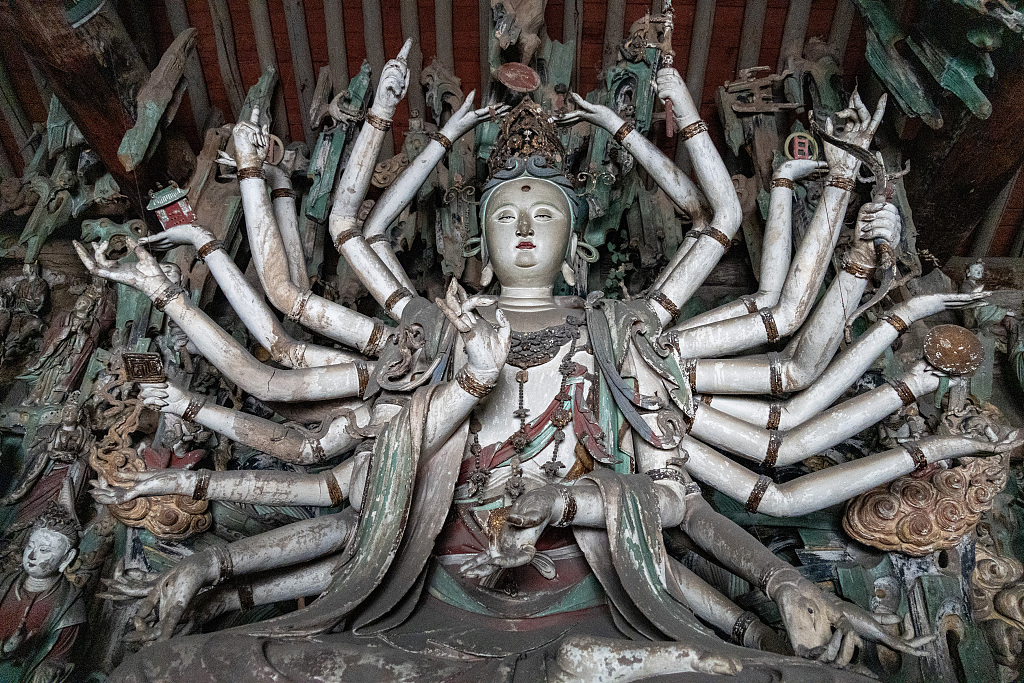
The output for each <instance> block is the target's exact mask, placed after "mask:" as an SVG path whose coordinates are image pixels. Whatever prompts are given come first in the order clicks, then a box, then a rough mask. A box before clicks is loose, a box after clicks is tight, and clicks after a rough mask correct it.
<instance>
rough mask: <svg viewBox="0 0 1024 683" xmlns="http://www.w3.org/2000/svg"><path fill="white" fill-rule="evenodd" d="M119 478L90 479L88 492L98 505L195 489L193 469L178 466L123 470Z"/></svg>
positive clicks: (184, 492)
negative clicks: (116, 479) (161, 468)
mask: <svg viewBox="0 0 1024 683" xmlns="http://www.w3.org/2000/svg"><path fill="white" fill-rule="evenodd" d="M118 475H119V481H117V482H115V483H113V484H111V483H110V482H108V481H107V480H106V479H103V478H102V477H101V478H98V479H93V480H92V481H90V482H89V485H90V486H91V487H92V488H91V489H90V490H89V493H90V494H92V497H93V499H94V500H95V501H96V502H97V503H99V504H100V505H121V504H123V503H127V502H129V501H132V500H135V499H136V498H143V497H145V496H164V495H174V494H178V495H187V494H189V493H191V492H192V491H193V490H194V489H195V481H194V480H193V478H194V477H195V473H194V472H190V471H189V470H181V469H168V470H146V471H143V472H136V471H133V470H122V471H120V472H119V473H118Z"/></svg>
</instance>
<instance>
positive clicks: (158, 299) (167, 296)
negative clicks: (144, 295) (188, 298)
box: [153, 283, 185, 312]
mask: <svg viewBox="0 0 1024 683" xmlns="http://www.w3.org/2000/svg"><path fill="white" fill-rule="evenodd" d="M184 293H185V290H184V289H183V288H182V287H181V285H176V284H174V283H171V284H169V285H166V286H165V287H164V288H163V289H161V290H160V291H159V292H157V293H156V294H155V295H154V296H153V308H155V309H156V310H158V311H161V312H162V311H163V310H164V309H165V308H167V304H169V303H171V302H172V301H174V299H175V298H176V297H177V296H178V295H179V294H184Z"/></svg>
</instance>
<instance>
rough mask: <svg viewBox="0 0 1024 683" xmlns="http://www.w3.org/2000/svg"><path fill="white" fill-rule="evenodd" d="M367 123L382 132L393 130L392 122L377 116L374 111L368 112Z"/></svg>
mask: <svg viewBox="0 0 1024 683" xmlns="http://www.w3.org/2000/svg"><path fill="white" fill-rule="evenodd" d="M366 122H367V123H368V124H370V125H371V126H373V127H374V128H376V129H377V130H379V131H381V132H385V133H386V132H387V131H389V130H391V122H390V121H388V120H387V119H385V118H383V117H380V116H377V115H376V114H374V113H373V112H372V111H368V112H366Z"/></svg>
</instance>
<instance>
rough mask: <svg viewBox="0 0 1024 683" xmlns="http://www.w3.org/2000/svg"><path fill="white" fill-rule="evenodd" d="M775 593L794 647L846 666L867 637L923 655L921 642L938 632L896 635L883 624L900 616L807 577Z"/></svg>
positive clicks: (802, 653)
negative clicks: (834, 592)
mask: <svg viewBox="0 0 1024 683" xmlns="http://www.w3.org/2000/svg"><path fill="white" fill-rule="evenodd" d="M774 593H775V594H774V595H773V596H772V597H773V599H774V600H775V602H776V604H777V605H778V607H779V612H780V613H781V615H782V622H783V624H784V625H785V627H786V632H787V633H788V634H789V639H790V642H791V643H792V644H793V651H794V652H795V653H796V654H797V655H798V656H800V657H806V658H809V659H817V660H818V661H820V662H826V663H829V664H832V665H834V666H838V667H845V666H846V665H848V664H849V663H850V661H851V660H852V659H853V655H854V653H855V651H856V650H857V649H858V648H860V647H863V645H864V639H867V640H870V641H873V642H876V643H881V644H882V645H885V646H886V647H888V648H890V649H892V650H898V651H900V652H906V653H907V654H911V655H914V656H916V657H920V656H923V655H924V654H925V653H924V651H923V650H921V649H920V648H921V646H923V645H925V644H927V643H929V642H931V641H932V640H933V639H934V638H935V636H934V635H931V636H923V637H920V638H900V637H898V636H895V635H893V634H891V633H889V632H887V631H886V630H885V629H883V628H882V626H883V625H891V624H895V623H898V622H899V621H900V618H899V617H898V616H896V615H894V614H889V615H876V614H873V613H871V612H869V611H867V610H865V609H863V608H861V607H858V606H857V605H855V604H853V603H852V602H846V601H845V600H841V599H840V598H837V597H836V596H834V595H829V594H828V593H825V592H824V591H822V590H821V589H819V588H818V587H817V586H815V585H814V584H813V583H811V582H810V581H807V580H806V579H802V580H800V581H796V582H791V583H786V584H783V585H781V586H779V588H778V589H776V590H775V591H774Z"/></svg>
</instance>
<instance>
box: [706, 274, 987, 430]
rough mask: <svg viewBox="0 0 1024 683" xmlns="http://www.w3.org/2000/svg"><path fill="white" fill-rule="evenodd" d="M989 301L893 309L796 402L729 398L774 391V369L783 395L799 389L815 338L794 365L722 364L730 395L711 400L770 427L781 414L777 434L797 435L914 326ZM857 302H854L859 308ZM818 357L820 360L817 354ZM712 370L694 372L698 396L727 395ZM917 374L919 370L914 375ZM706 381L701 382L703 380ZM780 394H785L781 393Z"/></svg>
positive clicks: (954, 300)
mask: <svg viewBox="0 0 1024 683" xmlns="http://www.w3.org/2000/svg"><path fill="white" fill-rule="evenodd" d="M985 296H987V295H986V294H984V293H980V294H926V295H923V296H918V297H914V298H913V299H911V300H910V301H907V302H904V303H902V304H899V305H898V306H895V307H894V308H892V309H891V310H890V311H889V312H888V313H887V314H886V315H885V316H884V317H883V318H882V319H881V320H879V321H878V322H877V323H875V324H874V325H873V326H872V327H871V328H870V329H869V330H868V331H867V332H865V333H864V334H863V335H862V336H861V337H860V338H859V339H858V340H857V341H856V343H854V344H853V345H852V346H850V347H849V348H847V349H846V350H844V351H843V352H842V353H841V354H839V356H838V357H837V358H836V359H835V361H833V362H832V363H831V364H830V365H829V366H828V367H827V368H826V370H825V371H824V372H823V373H822V374H821V375H820V376H819V377H818V378H817V379H815V380H814V381H813V383H810V384H809V385H807V388H806V389H804V390H803V391H801V392H800V393H798V394H796V395H795V396H792V397H791V398H789V399H787V400H786V401H781V402H775V403H774V405H775V406H776V407H775V408H774V409H773V408H772V405H773V403H772V402H769V401H763V400H759V399H753V398H741V397H738V396H727V395H723V394H725V393H731V392H736V393H760V394H763V393H768V390H767V389H766V388H765V387H769V388H770V386H771V381H772V380H771V375H772V374H773V370H772V365H773V364H776V368H777V369H776V370H774V373H775V374H776V375H777V376H778V377H780V378H781V382H782V389H781V391H782V392H787V393H788V392H790V391H795V390H797V389H799V388H801V387H800V385H799V384H796V383H795V382H794V379H797V380H799V379H801V377H799V376H798V377H795V378H794V376H793V374H792V370H793V364H792V363H791V362H790V360H794V359H796V358H797V357H799V356H800V355H802V354H803V350H802V349H803V347H804V345H805V344H810V346H811V347H812V348H811V349H810V351H809V353H815V352H814V349H813V346H814V345H813V343H812V342H813V341H814V339H813V337H810V336H808V334H809V332H810V330H808V334H805V335H804V336H802V337H801V339H800V340H799V342H798V343H797V348H796V351H795V353H794V354H793V358H792V359H782V360H777V359H775V358H773V357H766V356H751V357H749V358H745V359H739V358H737V359H733V360H731V361H729V360H726V361H721V362H722V363H735V365H734V366H732V367H733V369H732V370H731V371H730V373H729V376H730V378H731V382H730V389H726V390H725V391H722V392H721V393H716V394H715V395H714V398H713V399H712V403H713V404H714V406H715V409H717V410H719V411H722V412H724V413H728V414H730V415H734V416H736V417H738V418H740V419H742V420H744V421H746V422H750V423H752V424H759V425H760V424H767V423H769V422H772V421H773V420H774V419H775V418H773V417H772V413H773V412H775V411H777V412H778V418H777V419H778V427H777V428H778V429H792V428H793V427H795V426H796V425H799V424H801V423H803V422H804V421H806V420H807V419H809V418H810V417H811V416H813V415H816V414H817V413H819V412H820V411H822V410H823V409H825V408H826V407H828V406H829V405H831V404H832V402H833V401H835V400H836V399H837V398H839V397H840V396H842V394H843V392H845V391H846V389H847V388H848V387H850V386H851V385H852V384H853V383H854V382H855V381H856V380H857V378H858V377H860V376H861V375H863V374H864V373H865V372H866V371H867V369H868V368H869V367H870V366H871V364H872V363H873V362H874V361H875V359H876V358H878V356H879V355H881V354H882V353H883V352H884V351H885V349H886V348H888V347H889V345H890V344H892V342H894V341H895V340H896V338H897V337H898V336H899V335H900V334H901V332H903V330H905V329H906V328H907V327H908V326H909V325H910V324H911V323H913V322H914V321H917V320H921V319H922V318H926V317H928V316H930V315H934V314H936V313H939V312H941V311H944V310H948V309H957V308H965V307H969V306H976V305H978V304H979V302H980V301H981V300H983V299H984V298H985ZM856 304H857V302H853V304H852V305H853V306H856ZM815 355H818V354H817V353H815ZM705 363H707V364H709V365H711V364H714V363H716V361H698V362H697V366H696V369H695V373H696V380H697V381H696V387H697V391H700V392H707V391H708V389H709V388H715V389H716V391H719V390H721V389H722V387H723V384H722V383H720V382H719V381H718V380H717V379H715V376H714V374H713V373H712V372H709V371H706V368H704V370H702V367H704V364H705ZM911 372H912V373H913V372H916V370H914V371H911ZM702 377H703V378H704V379H701V378H702ZM776 393H780V392H776Z"/></svg>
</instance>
